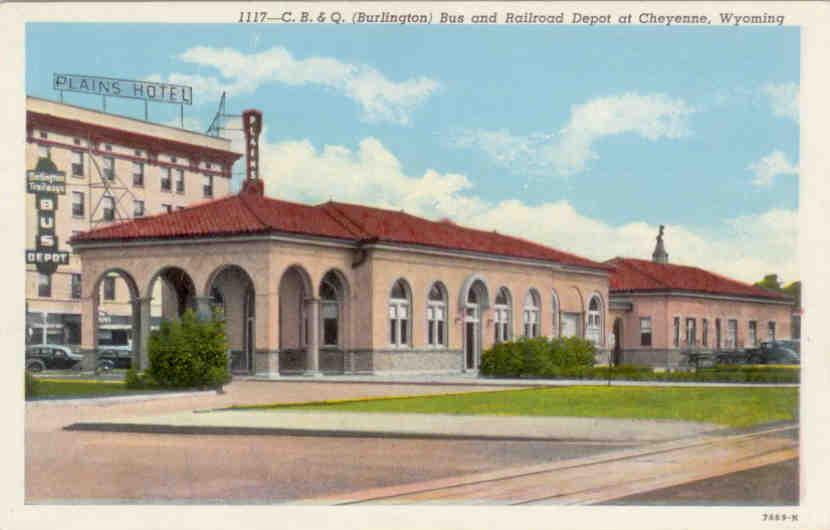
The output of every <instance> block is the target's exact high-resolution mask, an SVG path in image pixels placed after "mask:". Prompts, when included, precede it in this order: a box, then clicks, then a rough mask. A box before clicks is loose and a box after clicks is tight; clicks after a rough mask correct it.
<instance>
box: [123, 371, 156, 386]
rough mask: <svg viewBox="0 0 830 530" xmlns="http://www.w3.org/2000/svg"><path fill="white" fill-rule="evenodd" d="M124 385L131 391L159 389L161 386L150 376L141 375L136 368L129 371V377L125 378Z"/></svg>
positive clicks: (146, 374)
mask: <svg viewBox="0 0 830 530" xmlns="http://www.w3.org/2000/svg"><path fill="white" fill-rule="evenodd" d="M124 385H125V386H126V387H127V388H129V389H130V390H145V389H151V388H158V387H159V384H158V383H157V382H156V381H155V379H153V377H152V376H151V375H150V374H148V373H146V372H144V373H139V372H137V371H136V370H135V369H134V368H130V369H128V370H127V375H126V376H125V377H124Z"/></svg>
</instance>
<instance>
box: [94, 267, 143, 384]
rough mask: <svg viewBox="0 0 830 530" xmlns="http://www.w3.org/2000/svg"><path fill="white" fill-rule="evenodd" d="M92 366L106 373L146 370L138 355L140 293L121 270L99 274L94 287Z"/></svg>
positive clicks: (139, 345)
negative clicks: (128, 369)
mask: <svg viewBox="0 0 830 530" xmlns="http://www.w3.org/2000/svg"><path fill="white" fill-rule="evenodd" d="M93 289H94V294H93V307H94V309H93V322H94V327H95V340H94V341H93V344H94V348H95V366H90V368H98V367H99V365H100V366H101V367H104V366H106V368H107V369H112V368H114V369H126V368H131V367H133V368H137V369H144V368H146V357H145V356H143V355H142V344H144V343H145V342H146V338H145V340H142V337H141V331H142V326H141V319H142V312H141V308H140V291H139V289H138V285H137V284H136V282H135V280H134V279H133V277H132V276H131V275H130V274H129V273H128V272H126V271H125V270H122V269H110V270H107V271H105V272H103V273H102V274H101V275H100V276H99V277H98V279H97V280H96V281H95V284H94V287H93Z"/></svg>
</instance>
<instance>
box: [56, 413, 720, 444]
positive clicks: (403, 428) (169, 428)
mask: <svg viewBox="0 0 830 530" xmlns="http://www.w3.org/2000/svg"><path fill="white" fill-rule="evenodd" d="M719 428H720V427H719V426H717V425H713V424H706V423H694V422H684V421H669V420H628V419H616V418H581V417H553V416H533V417H529V416H484V415H469V416H467V415H455V414H388V413H375V412H372V413H360V412H321V411H311V410H308V411H277V410H256V411H251V410H223V411H205V412H198V411H196V412H187V411H185V412H177V413H173V414H165V415H160V416H145V417H140V418H127V419H113V420H108V421H104V422H79V423H75V424H72V425H70V426H68V427H66V429H67V430H84V431H114V432H144V433H148V432H149V433H169V434H266V435H268V434H270V435H293V436H341V437H384V438H385V437H390V438H443V439H475V440H546V441H562V440H572V441H581V442H604V443H608V442H619V443H637V442H654V441H664V440H671V439H677V438H686V437H689V436H697V435H700V434H703V433H706V432H711V431H714V430H717V429H719Z"/></svg>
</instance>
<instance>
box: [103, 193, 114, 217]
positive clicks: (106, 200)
mask: <svg viewBox="0 0 830 530" xmlns="http://www.w3.org/2000/svg"><path fill="white" fill-rule="evenodd" d="M101 207H102V208H103V210H104V221H112V220H113V219H115V199H113V198H112V197H111V196H109V195H105V196H104V197H102V198H101Z"/></svg>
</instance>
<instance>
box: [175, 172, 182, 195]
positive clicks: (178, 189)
mask: <svg viewBox="0 0 830 530" xmlns="http://www.w3.org/2000/svg"><path fill="white" fill-rule="evenodd" d="M176 193H184V170H183V169H177V170H176Z"/></svg>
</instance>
